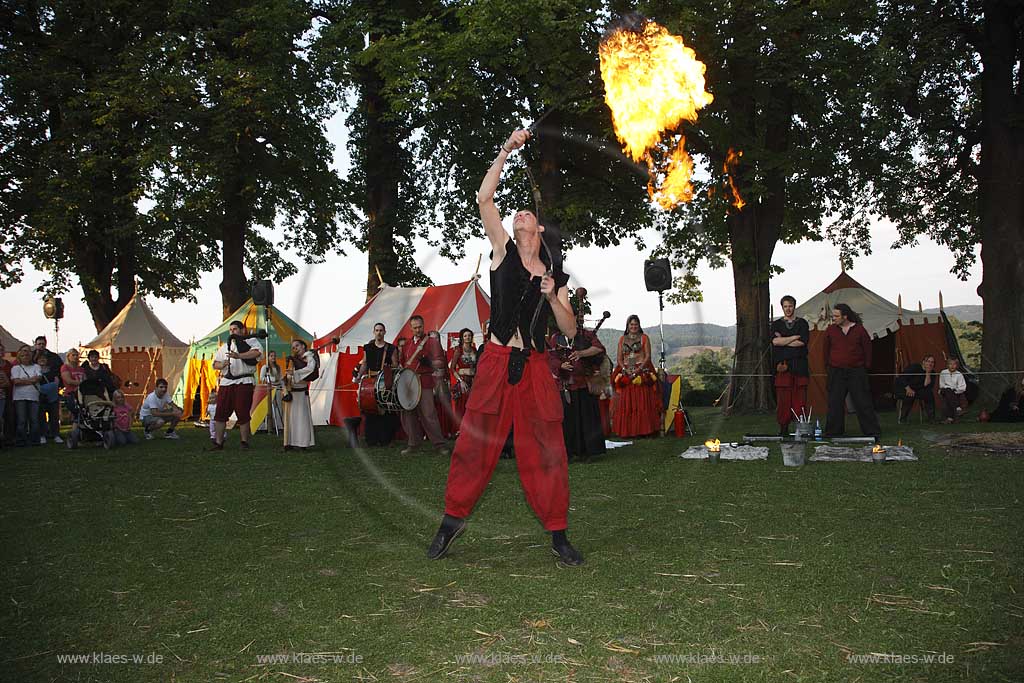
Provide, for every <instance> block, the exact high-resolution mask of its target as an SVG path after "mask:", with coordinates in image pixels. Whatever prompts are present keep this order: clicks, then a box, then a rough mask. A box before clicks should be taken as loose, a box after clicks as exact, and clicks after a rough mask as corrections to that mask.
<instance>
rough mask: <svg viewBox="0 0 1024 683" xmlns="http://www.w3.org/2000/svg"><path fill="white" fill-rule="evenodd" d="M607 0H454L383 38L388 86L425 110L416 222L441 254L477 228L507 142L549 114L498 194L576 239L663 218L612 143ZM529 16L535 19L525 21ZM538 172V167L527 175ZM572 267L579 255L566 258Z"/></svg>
mask: <svg viewBox="0 0 1024 683" xmlns="http://www.w3.org/2000/svg"><path fill="white" fill-rule="evenodd" d="M604 8H605V3H603V2H600V1H599V0H555V1H554V2H550V1H547V2H542V1H540V0H527V1H526V2H525V3H523V2H521V3H518V4H509V3H506V2H498V1H496V0H481V1H479V2H467V3H452V4H450V5H448V6H447V7H446V9H445V10H443V11H441V12H438V13H433V14H430V15H428V16H425V17H421V18H420V19H418V20H416V21H414V22H410V23H408V24H407V25H406V26H405V27H404V29H403V30H402V31H401V32H396V33H394V34H392V35H391V36H389V37H388V38H387V39H385V40H383V41H381V43H380V44H379V55H380V58H381V62H380V63H381V66H382V72H383V73H385V74H386V75H387V83H388V87H389V88H391V89H392V91H393V92H398V93H401V95H402V98H401V100H400V102H401V103H402V106H403V107H405V108H407V109H408V110H416V111H422V112H423V113H422V115H421V116H422V123H421V124H420V125H419V126H418V127H417V128H416V130H415V131H414V133H413V135H412V136H411V137H410V143H409V145H408V148H409V149H410V150H411V151H412V152H413V154H414V161H415V169H416V175H417V180H418V182H419V184H420V186H421V188H422V192H423V193H424V199H423V203H424V206H425V210H424V211H422V212H420V213H419V214H418V215H417V216H416V217H415V220H416V221H417V225H418V226H419V227H418V230H420V231H421V232H423V233H428V232H429V231H430V230H431V228H433V227H435V226H437V225H438V224H440V226H441V230H440V237H439V238H438V237H437V233H436V232H429V234H431V235H433V239H434V243H435V244H436V246H438V247H439V249H440V251H441V253H442V254H443V255H444V256H447V257H450V258H458V257H461V256H462V255H463V254H464V245H465V241H466V238H467V236H469V235H475V234H479V229H480V228H479V217H478V213H477V208H476V203H475V197H476V190H477V188H478V186H479V184H480V179H481V178H482V176H483V174H484V173H485V172H486V169H487V167H488V166H489V165H490V162H491V160H492V159H493V158H494V156H495V155H496V153H497V149H498V146H499V145H500V144H501V143H502V142H504V140H505V139H506V137H507V136H508V134H509V133H510V132H511V131H512V130H513V129H514V128H517V127H522V126H523V125H525V124H529V123H531V122H535V121H538V120H541V119H542V120H541V121H540V125H539V127H538V128H537V130H536V134H535V138H534V140H533V141H532V142H531V143H530V144H529V145H527V147H526V148H525V149H524V153H523V154H521V155H516V156H515V157H513V158H512V159H511V160H510V162H509V168H508V169H507V170H506V174H505V180H504V182H503V183H502V185H501V188H500V193H501V194H500V196H499V198H498V199H499V202H500V205H501V206H503V207H505V208H506V209H511V208H514V207H530V208H533V207H534V204H535V201H534V193H533V191H532V190H533V186H532V182H535V183H536V186H537V189H538V190H539V198H540V202H539V208H540V213H541V220H542V222H543V223H545V224H546V225H548V226H552V227H559V228H560V229H561V231H562V233H563V234H564V236H565V238H566V246H567V247H568V246H571V245H572V244H597V245H600V246H608V245H614V244H619V243H620V242H621V241H622V240H624V239H629V238H630V237H631V236H635V235H636V234H637V233H638V232H639V230H640V229H641V228H643V227H645V226H650V225H652V224H654V223H655V222H656V221H657V220H658V219H659V215H658V214H655V213H654V212H653V211H651V209H650V207H649V205H648V202H647V201H646V195H645V194H644V193H643V191H642V190H641V191H639V192H637V191H636V190H637V186H638V183H637V178H638V176H637V175H636V171H635V169H634V168H633V167H632V165H630V164H627V163H624V159H623V157H622V155H621V153H620V152H619V151H618V149H617V148H616V147H615V145H613V144H609V140H611V139H613V138H612V133H611V122H610V119H609V118H608V116H607V112H606V110H604V108H603V105H602V104H601V97H602V86H601V82H600V77H599V75H598V54H597V46H598V42H599V40H600V35H601V27H602V12H603V10H604ZM524 17H528V20H524ZM527 171H529V173H527ZM567 268H568V269H569V270H570V271H571V262H568V263H567Z"/></svg>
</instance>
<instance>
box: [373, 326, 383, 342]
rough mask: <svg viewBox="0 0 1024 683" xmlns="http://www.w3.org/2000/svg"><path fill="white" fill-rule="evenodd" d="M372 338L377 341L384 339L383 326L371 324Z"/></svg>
mask: <svg viewBox="0 0 1024 683" xmlns="http://www.w3.org/2000/svg"><path fill="white" fill-rule="evenodd" d="M373 338H374V339H376V340H377V341H384V326H383V325H374V326H373Z"/></svg>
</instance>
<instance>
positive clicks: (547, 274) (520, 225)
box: [427, 130, 583, 565]
mask: <svg viewBox="0 0 1024 683" xmlns="http://www.w3.org/2000/svg"><path fill="white" fill-rule="evenodd" d="M529 137H530V134H529V133H528V132H527V131H525V130H517V131H516V132H514V133H512V135H511V136H510V137H509V138H508V140H507V141H506V142H505V144H503V145H502V146H501V150H500V151H499V153H498V157H497V158H496V159H495V160H494V163H493V164H491V168H490V170H488V171H487V175H486V176H485V177H484V180H483V183H481V185H480V191H479V193H478V194H477V203H478V204H479V205H480V218H481V219H482V220H483V224H484V232H486V234H487V237H488V239H489V240H490V242H491V248H492V250H493V251H492V254H491V269H490V278H491V325H490V336H489V338H488V341H487V348H486V352H485V353H484V354H483V355H482V357H481V358H480V360H479V363H478V365H477V375H476V381H475V383H474V384H473V391H472V392H470V395H469V401H468V402H467V403H466V414H465V416H464V417H463V419H462V428H461V431H460V433H459V438H458V440H457V441H456V442H455V450H454V451H453V452H452V460H451V467H450V469H449V472H448V486H447V489H446V491H445V515H444V519H443V520H442V522H441V527H440V528H439V529H438V531H437V534H436V535H435V536H434V540H433V542H431V544H430V547H429V548H428V550H427V557H429V558H430V559H438V558H441V557H443V556H444V555H445V554H446V553H447V552H448V549H449V548H450V547H451V544H452V542H453V541H454V540H455V539H456V538H458V537H459V535H460V534H462V532H463V531H464V530H465V528H466V519H465V518H466V517H468V516H469V513H470V512H472V510H473V507H474V506H475V505H476V502H477V500H478V499H479V498H480V496H481V494H483V492H484V489H485V488H486V486H487V483H488V482H489V481H490V479H491V475H492V473H493V472H494V467H495V465H496V464H497V462H498V457H499V455H500V454H501V448H502V444H503V443H504V442H505V438H506V436H507V435H508V433H509V429H510V428H511V429H512V431H513V433H514V440H515V448H516V464H517V466H518V468H519V479H520V481H521V482H522V484H523V489H524V490H525V492H526V500H527V501H528V502H529V504H530V507H532V508H533V511H534V512H535V513H536V515H537V516H538V517H539V518H540V520H541V522H542V523H543V524H544V528H545V529H546V530H548V531H550V532H551V548H552V551H553V552H554V554H555V555H557V556H558V558H559V560H560V561H561V562H562V563H563V564H567V565H579V564H582V563H583V557H582V556H581V555H580V553H579V552H577V551H576V549H575V548H573V547H572V545H571V544H570V543H569V540H568V538H567V537H566V527H567V522H568V511H569V472H568V464H567V462H566V456H565V441H564V439H563V436H562V402H561V399H560V398H559V395H558V389H557V388H556V385H555V380H554V378H553V377H552V376H551V371H550V369H549V367H548V361H547V355H546V353H545V347H546V343H545V338H544V332H545V329H544V328H545V326H546V324H547V320H548V317H549V316H551V315H554V318H555V321H556V322H557V324H558V328H559V329H560V330H561V331H562V333H563V334H565V335H566V336H567V337H570V338H571V337H573V336H575V334H576V320H575V317H574V316H573V314H572V309H571V308H570V306H569V293H568V290H567V289H566V288H565V285H566V283H567V282H568V279H569V277H568V276H567V275H566V274H565V273H564V272H562V271H561V269H560V268H558V267H557V266H558V264H557V263H552V261H553V258H552V254H551V253H550V251H549V250H548V249H547V248H545V251H544V252H542V251H541V246H542V244H541V241H542V233H543V232H544V226H542V225H540V223H539V222H538V220H537V216H536V215H535V214H534V213H533V212H532V211H529V210H523V211H519V212H518V213H516V215H515V217H514V218H513V220H512V229H513V233H514V235H515V239H514V240H513V239H511V238H509V236H508V233H507V232H505V228H504V227H502V224H501V214H500V213H499V212H498V207H497V206H495V204H494V193H495V191H496V190H497V188H498V181H499V179H500V178H501V169H502V167H503V166H504V165H505V160H506V158H507V157H508V154H509V153H510V152H512V151H513V150H515V149H518V148H520V147H522V146H523V145H524V144H526V141H527V139H528V138H529Z"/></svg>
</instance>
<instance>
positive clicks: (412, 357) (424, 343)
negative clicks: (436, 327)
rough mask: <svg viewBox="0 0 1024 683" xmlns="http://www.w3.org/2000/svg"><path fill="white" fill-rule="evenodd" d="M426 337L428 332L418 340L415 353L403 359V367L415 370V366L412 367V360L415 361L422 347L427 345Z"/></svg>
mask: <svg viewBox="0 0 1024 683" xmlns="http://www.w3.org/2000/svg"><path fill="white" fill-rule="evenodd" d="M428 339H430V335H429V334H425V335H423V339H422V340H421V341H420V343H419V346H417V347H416V351H415V353H413V354H412V356H411V357H410V358H409V360H407V361H405V367H407V368H409V369H410V370H415V368H414V367H413V362H414V361H416V359H417V358H419V355H420V353H421V352H422V351H423V347H424V346H426V345H427V340H428Z"/></svg>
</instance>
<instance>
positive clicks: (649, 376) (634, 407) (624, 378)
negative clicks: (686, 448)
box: [612, 315, 661, 436]
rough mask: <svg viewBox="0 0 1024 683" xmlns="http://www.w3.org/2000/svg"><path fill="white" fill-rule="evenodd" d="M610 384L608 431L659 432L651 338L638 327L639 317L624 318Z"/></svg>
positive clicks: (658, 400)
mask: <svg viewBox="0 0 1024 683" xmlns="http://www.w3.org/2000/svg"><path fill="white" fill-rule="evenodd" d="M612 384H613V386H614V387H615V391H616V396H615V400H614V401H613V403H612V431H613V432H615V434H617V435H618V436H646V435H648V434H655V433H657V432H660V431H661V390H660V387H659V386H658V376H657V374H656V373H655V371H654V365H653V364H652V363H651V340H650V337H648V336H647V335H646V334H644V331H643V329H642V328H641V327H640V318H639V317H637V316H636V315H631V316H629V318H627V319H626V331H625V333H624V334H623V335H622V336H621V337H619V349H618V356H617V363H616V367H615V371H614V372H613V373H612Z"/></svg>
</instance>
